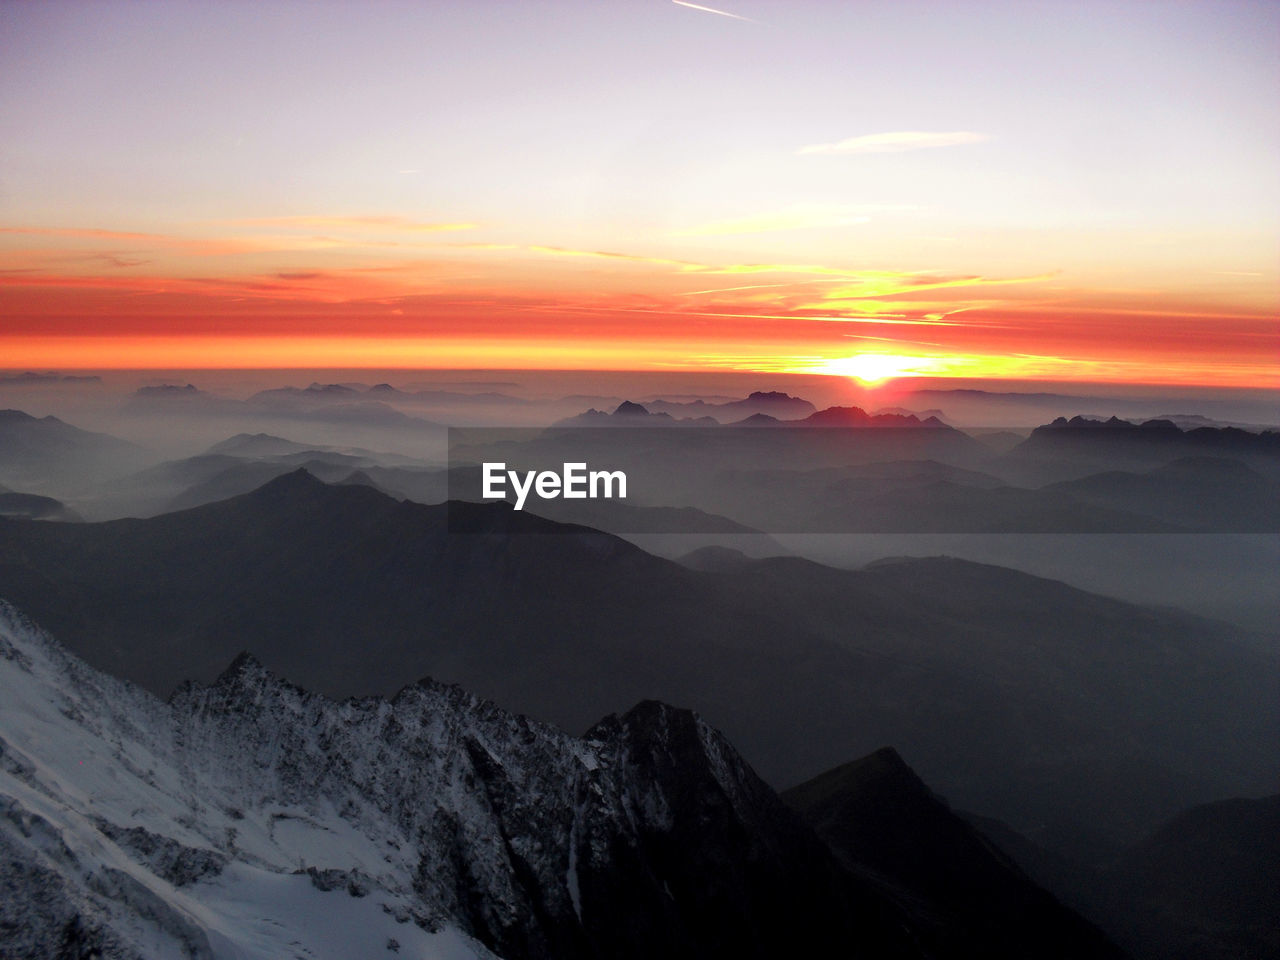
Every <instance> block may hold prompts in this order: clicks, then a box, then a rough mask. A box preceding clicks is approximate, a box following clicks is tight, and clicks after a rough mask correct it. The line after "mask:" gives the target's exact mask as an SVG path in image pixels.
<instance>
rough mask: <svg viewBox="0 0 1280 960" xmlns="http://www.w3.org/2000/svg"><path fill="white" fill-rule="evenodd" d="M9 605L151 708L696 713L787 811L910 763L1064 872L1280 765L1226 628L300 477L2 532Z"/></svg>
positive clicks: (972, 568)
mask: <svg viewBox="0 0 1280 960" xmlns="http://www.w3.org/2000/svg"><path fill="white" fill-rule="evenodd" d="M458 524H462V525H463V526H464V527H466V528H467V529H469V530H471V531H472V532H471V533H470V534H465V535H459V534H458V533H456V532H450V531H451V529H454V530H456V529H457V527H458ZM548 533H554V534H556V535H554V536H547V535H545V534H548ZM0 596H3V597H5V598H7V599H8V600H10V601H11V602H13V603H15V604H16V605H17V606H18V607H19V608H20V609H22V610H23V611H24V612H26V613H27V614H29V615H30V616H32V617H34V618H35V619H37V620H38V621H39V622H40V623H42V624H44V625H45V626H47V627H48V628H49V629H51V630H53V631H54V632H55V634H56V635H58V636H59V637H60V638H62V639H63V641H64V642H66V643H67V644H68V645H69V646H70V647H71V648H72V649H73V650H75V651H76V652H77V653H78V654H80V655H82V656H84V657H85V658H86V659H87V660H88V661H89V662H90V663H92V664H94V665H96V666H97V667H99V668H102V669H105V670H108V671H110V672H112V673H114V674H116V675H118V676H121V677H124V678H126V679H129V680H132V681H134V682H138V683H141V684H142V685H144V686H145V687H147V688H149V689H151V690H152V691H154V692H156V693H158V694H160V695H167V694H169V693H170V692H171V691H172V690H173V689H174V688H175V687H176V686H177V685H178V684H180V683H181V682H182V681H184V680H186V679H196V680H199V681H202V682H208V681H210V680H212V679H213V678H214V677H215V676H216V675H217V673H218V672H219V671H220V670H221V669H222V667H223V665H224V664H225V663H226V662H227V661H228V660H229V659H231V657H233V656H234V655H235V653H236V652H237V651H239V650H241V649H249V650H250V651H252V652H253V653H254V655H255V656H257V657H258V658H259V659H260V660H261V661H262V662H263V663H264V664H266V666H267V667H268V668H269V669H271V670H273V671H275V672H277V673H279V674H281V675H282V676H285V677H287V678H289V679H290V680H292V681H294V682H298V683H301V684H303V685H304V686H306V687H307V688H308V689H313V690H315V691H317V692H319V693H321V694H324V695H328V696H335V697H343V696H350V695H368V694H383V695H390V694H392V693H394V692H395V691H396V690H397V689H399V688H400V687H401V686H402V685H403V684H404V683H406V682H408V681H409V680H410V679H412V678H414V677H419V676H423V675H428V674H430V675H433V676H436V677H439V678H441V679H444V680H447V681H450V682H460V683H463V684H464V685H466V686H467V687H468V688H469V689H473V690H475V691H477V692H478V693H480V694H481V695H484V696H488V697H491V698H493V699H494V700H496V701H497V702H500V703H502V704H504V705H505V706H508V707H509V708H512V709H516V710H518V711H520V712H522V713H527V714H530V715H532V716H536V717H538V718H540V719H543V720H546V721H550V722H554V723H556V724H558V725H560V726H561V727H562V728H563V729H566V730H569V731H575V732H576V731H581V730H583V729H586V727H587V726H588V725H590V724H591V723H592V722H594V721H595V719H596V718H598V717H600V716H602V715H605V714H608V713H612V712H617V711H619V710H622V709H625V708H626V707H627V706H628V705H630V704H632V703H635V702H637V701H638V700H642V699H645V698H649V697H656V698H659V699H662V700H664V701H667V702H674V703H684V704H689V705H692V706H694V707H696V708H697V709H698V710H699V711H700V712H701V713H702V714H703V715H704V716H706V717H707V718H708V719H709V720H710V721H711V722H713V723H714V724H715V725H716V726H717V727H719V728H721V729H723V730H725V731H726V732H727V733H728V734H729V736H730V737H731V738H732V739H733V741H734V742H735V743H737V744H738V745H739V746H740V748H741V749H743V751H744V753H745V755H746V756H747V757H748V759H749V760H750V761H751V763H752V764H753V765H754V766H756V767H757V768H758V769H760V770H761V771H762V773H763V774H764V775H765V776H766V778H767V779H768V780H770V781H771V782H773V783H775V784H778V785H787V784H790V783H795V782H797V781H799V780H801V779H803V778H805V777H809V776H812V775H813V774H814V773H816V772H817V771H820V770H823V769H825V768H828V767H830V766H833V765H834V764H837V763H841V762H844V761H845V760H846V759H847V758H849V757H851V756H859V755H862V754H864V753H867V752H868V751H870V750H874V749H876V748H877V747H878V746H881V745H883V744H886V743H892V744H894V745H895V746H897V748H898V749H899V750H900V751H901V752H902V754H903V756H905V757H908V758H909V760H910V762H911V764H912V766H913V767H914V768H916V769H917V770H919V771H920V772H921V774H922V775H923V776H924V777H925V778H926V779H927V780H928V781H929V782H931V783H935V784H937V785H938V788H939V789H941V790H943V791H944V792H945V793H946V794H947V795H948V796H950V797H952V798H953V799H954V800H955V802H957V803H958V804H960V805H961V806H962V807H963V808H965V809H975V810H981V811H984V812H987V813H990V814H992V815H995V816H998V817H1000V818H1001V819H1003V820H1006V821H1008V822H1009V823H1011V824H1013V825H1014V826H1015V827H1016V828H1018V829H1020V830H1023V831H1026V832H1029V833H1031V834H1033V835H1034V836H1035V837H1036V839H1037V840H1038V841H1040V842H1044V843H1046V844H1047V845H1049V846H1054V845H1062V846H1069V847H1072V848H1076V847H1079V846H1081V845H1085V846H1088V845H1090V844H1096V845H1101V846H1100V848H1105V847H1106V845H1107V844H1108V843H1112V842H1116V841H1119V840H1128V839H1136V838H1137V837H1138V836H1140V835H1141V834H1142V833H1144V832H1145V831H1147V830H1149V829H1151V828H1153V827H1154V826H1155V825H1156V824H1157V823H1159V822H1160V821H1161V820H1162V819H1164V818H1165V817H1167V816H1170V815H1172V814H1173V813H1176V812H1177V811H1178V810H1181V809H1184V808H1186V807H1188V806H1190V805H1192V804H1194V803H1197V802H1204V801H1207V800H1212V799H1216V798H1218V797H1222V796H1228V795H1238V794H1243V793H1250V792H1261V791H1265V790H1266V789H1267V787H1268V786H1269V785H1270V784H1271V783H1272V782H1273V779H1274V775H1275V771H1276V768H1277V749H1276V740H1275V737H1274V732H1275V730H1276V729H1277V707H1276V698H1275V697H1274V696H1273V694H1274V690H1275V678H1276V676H1277V664H1276V661H1275V658H1274V656H1272V655H1268V654H1266V653H1263V652H1261V650H1255V649H1252V648H1250V647H1249V646H1247V645H1245V644H1243V643H1241V642H1239V641H1240V640H1241V639H1244V638H1242V633H1243V631H1240V630H1239V629H1238V628H1234V627H1232V626H1230V625H1227V624H1223V623H1216V622H1213V621H1207V620H1203V619H1199V618H1196V617H1193V616H1190V615H1185V614H1181V613H1178V612H1175V611H1170V610H1157V609H1152V608H1145V607H1140V606H1136V605H1133V604H1128V603H1124V602H1121V601H1117V600H1112V599H1109V598H1105V597H1101V596H1097V595H1094V594H1089V593H1086V592H1084V591H1080V590H1075V589H1072V588H1069V587H1067V586H1065V585H1064V584H1061V583H1055V582H1053V581H1048V580H1042V579H1040V578H1036V577H1031V576H1027V575H1025V574H1020V573H1017V572H1015V571H1012V570H1007V569H1001V568H996V567H990V566H984V565H980V564H973V563H967V562H963V561H957V560H950V559H946V558H934V559H919V560H904V561H900V562H894V563H880V564H876V565H874V566H873V567H870V568H868V569H865V570H861V571H849V570H837V569H833V568H829V567H823V566H820V565H818V564H815V563H811V562H808V561H804V560H800V559H797V558H773V559H768V560H759V561H747V562H743V563H739V564H737V565H734V566H732V567H730V568H728V569H719V570H701V571H700V570H693V569H689V568H688V567H684V566H681V565H679V564H676V563H673V562H669V561H666V560H663V559H660V558H657V557H654V556H651V555H649V554H647V553H645V552H644V551H642V550H640V549H638V548H636V547H634V546H632V545H631V544H629V543H626V542H624V541H622V540H619V539H616V538H614V537H611V536H609V535H606V534H603V533H600V532H598V531H593V530H590V529H587V528H575V527H571V526H565V525H562V524H557V523H554V522H552V521H550V520H545V519H542V518H539V517H537V516H533V515H529V514H522V513H515V512H513V511H512V510H510V508H508V507H507V506H506V505H504V504H464V503H449V504H443V505H439V506H434V507H433V506H423V505H419V504H414V503H410V502H398V501H396V500H394V499H392V498H390V497H388V496H386V495H385V494H382V493H379V492H378V491H376V490H374V489H372V488H369V487H366V486H360V485H344V486H328V485H325V484H324V483H321V482H320V481H318V480H316V479H315V478H313V477H311V476H310V475H308V474H306V473H305V472H303V471H299V472H295V473H292V474H289V475H286V476H283V477H279V478H276V479H275V480H272V481H271V482H269V483H267V484H266V485H265V486H263V487H261V488H260V489H258V490H256V491H254V492H252V493H250V494H246V495H243V496H240V497H235V498H232V499H230V500H225V501H221V502H218V503H214V504H209V505H206V506H203V507H198V508H194V509H191V510H186V511H180V512H177V513H171V514H166V515H163V516H160V517H155V518H151V519H145V520H120V521H112V522H107V523H92V524H50V523H41V522H33V521H21V520H0ZM1259 646H1260V645H1259Z"/></svg>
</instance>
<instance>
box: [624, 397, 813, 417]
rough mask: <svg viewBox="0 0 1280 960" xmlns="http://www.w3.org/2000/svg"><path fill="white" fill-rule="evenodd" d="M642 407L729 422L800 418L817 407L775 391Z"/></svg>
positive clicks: (659, 402)
mask: <svg viewBox="0 0 1280 960" xmlns="http://www.w3.org/2000/svg"><path fill="white" fill-rule="evenodd" d="M645 406H646V407H647V408H648V409H649V411H650V412H651V413H668V414H671V415H672V416H685V417H687V416H695V417H712V418H714V419H715V420H717V421H718V422H720V423H731V422H733V421H736V420H742V419H746V418H749V417H752V416H757V415H759V416H769V417H773V418H774V419H776V420H803V419H804V418H805V417H807V416H809V415H810V414H811V413H814V412H815V411H816V409H817V408H816V407H814V405H813V404H812V403H810V402H809V401H808V400H804V399H802V398H800V397H793V396H791V395H790V394H786V393H782V392H781V391H778V390H756V391H754V392H752V393H751V394H749V395H748V396H747V397H746V399H744V400H727V401H723V402H720V403H713V402H708V401H706V400H703V399H695V400H687V401H672V400H664V399H656V400H650V401H647V402H646V403H645Z"/></svg>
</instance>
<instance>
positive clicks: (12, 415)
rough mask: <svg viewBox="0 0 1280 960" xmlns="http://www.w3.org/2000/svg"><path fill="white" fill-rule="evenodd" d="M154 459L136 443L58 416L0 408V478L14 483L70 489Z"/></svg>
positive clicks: (54, 490)
mask: <svg viewBox="0 0 1280 960" xmlns="http://www.w3.org/2000/svg"><path fill="white" fill-rule="evenodd" d="M154 459H155V458H154V457H153V456H152V455H151V454H150V453H149V452H148V451H146V450H144V449H143V448H142V447H139V446H137V445H136V444H133V443H129V442H128V441H126V440H121V439H119V438H117V437H113V436H110V435H109V434H105V433H93V432H91V431H88V430H81V429H80V428H79V427H73V426H72V425H71V424H69V423H64V422H63V421H62V420H59V419H58V418H57V417H53V416H47V417H39V418H37V417H33V416H31V415H30V414H27V413H23V412H22V411H21V410H0V482H3V483H5V484H7V485H9V486H11V487H14V488H16V489H21V490H33V491H39V492H40V493H42V494H43V493H50V492H51V493H54V494H59V493H67V492H74V491H76V490H79V489H83V488H84V487H86V486H89V485H91V484H93V483H95V482H97V481H101V480H102V479H104V478H106V477H111V476H117V475H119V474H122V473H125V472H128V471H129V470H131V469H133V470H136V469H137V468H138V467H140V466H142V464H144V463H147V462H149V461H152V460H154Z"/></svg>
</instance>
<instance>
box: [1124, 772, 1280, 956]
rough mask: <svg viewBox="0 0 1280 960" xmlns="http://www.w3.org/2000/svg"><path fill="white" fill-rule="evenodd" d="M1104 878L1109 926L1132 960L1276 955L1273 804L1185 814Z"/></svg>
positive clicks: (1271, 800)
mask: <svg viewBox="0 0 1280 960" xmlns="http://www.w3.org/2000/svg"><path fill="white" fill-rule="evenodd" d="M1105 879H1106V888H1107V889H1109V892H1110V898H1111V901H1110V904H1109V906H1110V918H1111V924H1112V926H1113V927H1114V928H1115V929H1116V930H1117V931H1118V935H1120V936H1125V935H1126V934H1127V937H1126V939H1127V941H1128V942H1129V943H1130V945H1131V949H1132V950H1133V952H1134V954H1135V956H1140V957H1144V958H1146V957H1150V958H1152V960H1155V958H1159V960H1193V958H1196V960H1228V958H1232V957H1276V956H1280V796H1269V797H1263V798H1260V799H1232V800H1220V801H1217V802H1215V803H1209V804H1204V805H1202V806H1199V807H1196V808H1194V809H1192V810H1188V811H1186V812H1185V813H1183V814H1180V815H1179V816H1177V817H1175V818H1174V819H1173V820H1171V821H1170V822H1169V823H1167V824H1165V825H1164V826H1163V827H1161V828H1160V829H1159V830H1157V831H1156V832H1155V833H1154V834H1152V836H1150V837H1149V838H1147V839H1146V840H1144V841H1142V842H1141V843H1138V844H1135V845H1134V846H1132V847H1131V848H1129V849H1128V850H1126V851H1125V853H1124V855H1123V856H1122V857H1121V858H1120V859H1119V860H1118V862H1117V863H1116V864H1115V865H1114V866H1113V867H1112V868H1111V870H1109V871H1108V873H1107V875H1106V878H1105ZM1126 926H1127V927H1128V929H1127V930H1126Z"/></svg>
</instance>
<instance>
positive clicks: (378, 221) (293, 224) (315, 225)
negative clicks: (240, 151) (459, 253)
mask: <svg viewBox="0 0 1280 960" xmlns="http://www.w3.org/2000/svg"><path fill="white" fill-rule="evenodd" d="M229 222H230V223H233V224H239V225H241V226H246V227H279V228H282V229H285V230H294V229H297V230H395V231H403V232H406V233H442V232H447V231H452V230H475V229H477V228H478V227H479V226H480V224H478V223H430V222H424V221H421V220H410V219H409V218H408V217H391V216H380V215H370V216H353V217H332V216H303V217H260V218H257V219H252V220H232V221H229Z"/></svg>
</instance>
